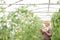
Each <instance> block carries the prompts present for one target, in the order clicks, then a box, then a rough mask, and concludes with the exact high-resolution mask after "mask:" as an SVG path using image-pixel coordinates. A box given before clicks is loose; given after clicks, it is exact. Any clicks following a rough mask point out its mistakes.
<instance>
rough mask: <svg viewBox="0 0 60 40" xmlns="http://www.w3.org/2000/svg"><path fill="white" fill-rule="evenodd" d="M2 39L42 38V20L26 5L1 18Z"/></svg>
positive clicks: (27, 39) (33, 39)
mask: <svg viewBox="0 0 60 40" xmlns="http://www.w3.org/2000/svg"><path fill="white" fill-rule="evenodd" d="M0 24H1V27H0V40H42V39H43V38H42V35H41V33H40V31H39V30H40V28H42V21H41V19H40V18H39V17H37V16H35V15H34V13H33V12H31V11H30V10H28V9H27V8H25V7H21V8H17V9H16V10H15V11H12V12H9V14H8V15H7V16H6V15H3V16H2V17H1V18H0Z"/></svg>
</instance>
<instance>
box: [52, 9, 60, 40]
mask: <svg viewBox="0 0 60 40" xmlns="http://www.w3.org/2000/svg"><path fill="white" fill-rule="evenodd" d="M52 26H53V35H52V40H60V37H59V36H60V9H59V11H58V12H57V13H54V14H53V16H52Z"/></svg>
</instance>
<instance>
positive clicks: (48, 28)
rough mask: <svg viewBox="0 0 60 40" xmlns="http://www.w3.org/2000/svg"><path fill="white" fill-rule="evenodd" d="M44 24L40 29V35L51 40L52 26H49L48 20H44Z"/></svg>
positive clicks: (45, 39) (46, 39)
mask: <svg viewBox="0 0 60 40" xmlns="http://www.w3.org/2000/svg"><path fill="white" fill-rule="evenodd" d="M44 25H45V27H44V28H42V29H41V30H40V31H41V33H42V35H43V37H44V40H51V36H52V27H51V26H50V22H49V21H45V22H44Z"/></svg>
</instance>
